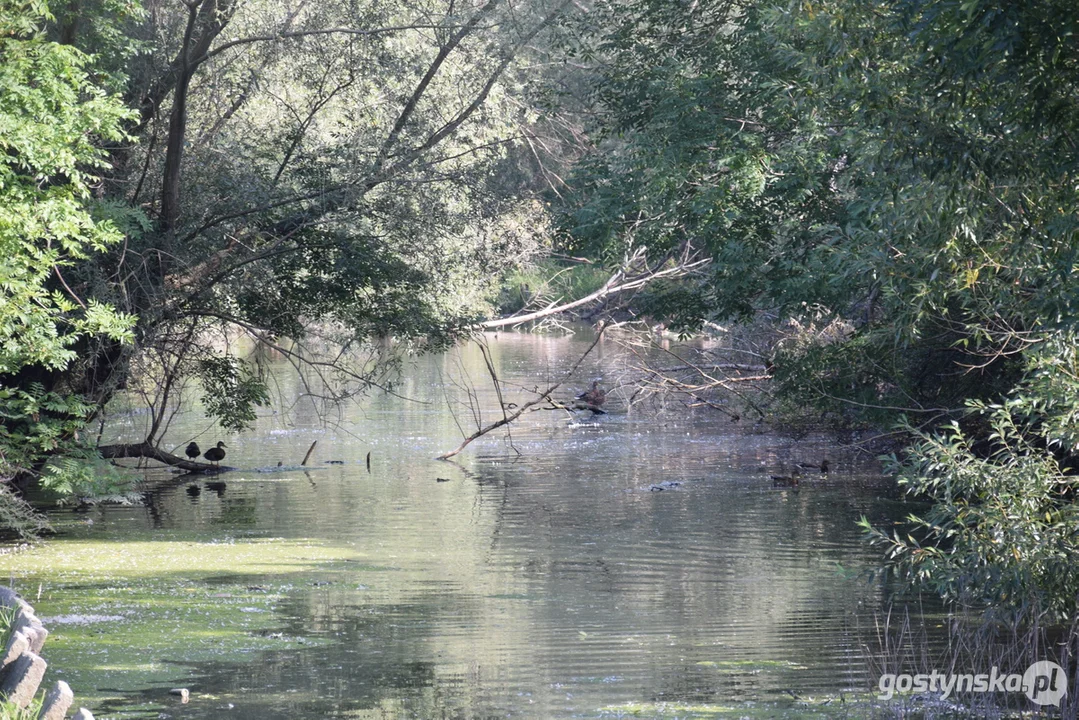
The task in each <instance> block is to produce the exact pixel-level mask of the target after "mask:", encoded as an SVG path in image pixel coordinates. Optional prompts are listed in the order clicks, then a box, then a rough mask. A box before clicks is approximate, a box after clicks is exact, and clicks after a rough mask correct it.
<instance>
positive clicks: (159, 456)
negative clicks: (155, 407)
mask: <svg viewBox="0 0 1079 720" xmlns="http://www.w3.org/2000/svg"><path fill="white" fill-rule="evenodd" d="M97 451H98V452H99V453H101V457H103V458H149V459H150V460H157V461H158V462H163V463H165V464H166V465H172V466H174V467H178V468H183V469H184V470H188V471H190V472H206V471H207V470H213V471H218V470H232V469H233V468H230V467H227V466H218V465H211V464H210V463H200V462H194V461H192V460H185V459H184V458H182V457H179V456H178V455H173V454H172V453H167V452H165V451H164V450H161V449H160V448H156V447H154V446H153V445H151V444H149V443H146V442H141V443H121V444H119V445H102V446H101V447H99V448H98V449H97Z"/></svg>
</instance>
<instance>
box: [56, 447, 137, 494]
mask: <svg viewBox="0 0 1079 720" xmlns="http://www.w3.org/2000/svg"><path fill="white" fill-rule="evenodd" d="M41 487H42V489H44V490H45V491H47V492H48V493H51V494H52V495H54V496H56V497H57V503H58V504H60V505H63V504H66V503H68V502H72V501H75V500H77V501H78V502H83V503H94V502H111V503H114V504H117V505H132V504H136V503H140V502H141V500H142V495H141V493H139V492H137V491H136V490H135V489H134V483H133V481H132V478H131V477H130V476H129V475H125V474H124V473H123V472H121V471H120V470H119V469H117V467H116V466H115V465H112V464H111V463H109V462H107V461H105V460H102V459H101V458H100V457H97V454H96V453H94V452H93V451H92V450H91V449H88V448H82V449H81V452H79V451H72V452H70V453H68V454H65V455H54V456H53V457H51V458H50V459H49V462H48V463H47V464H46V465H45V467H44V469H43V470H42V473H41Z"/></svg>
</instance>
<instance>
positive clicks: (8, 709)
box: [0, 693, 44, 720]
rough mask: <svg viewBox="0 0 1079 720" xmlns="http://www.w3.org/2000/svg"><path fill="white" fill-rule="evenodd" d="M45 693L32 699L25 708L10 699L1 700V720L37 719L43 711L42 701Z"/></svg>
mask: <svg viewBox="0 0 1079 720" xmlns="http://www.w3.org/2000/svg"><path fill="white" fill-rule="evenodd" d="M43 699H44V693H42V695H41V696H39V697H37V698H35V699H34V700H31V701H30V704H29V705H27V706H26V707H24V708H21V707H19V706H18V705H16V704H15V703H13V702H10V701H8V700H0V720H37V717H38V715H39V714H40V713H41V703H42V700H43Z"/></svg>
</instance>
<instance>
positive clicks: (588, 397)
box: [573, 380, 607, 415]
mask: <svg viewBox="0 0 1079 720" xmlns="http://www.w3.org/2000/svg"><path fill="white" fill-rule="evenodd" d="M575 400H577V402H576V403H574V405H573V407H574V408H576V409H577V410H591V411H592V412H593V413H595V414H596V415H603V414H606V411H605V410H601V409H600V408H601V406H602V405H603V403H604V402H606V400H607V393H606V392H604V391H603V388H601V387H600V386H599V380H593V381H592V389H591V390H588V391H586V392H583V393H581V394H580V395H578V396H577V397H576V398H575Z"/></svg>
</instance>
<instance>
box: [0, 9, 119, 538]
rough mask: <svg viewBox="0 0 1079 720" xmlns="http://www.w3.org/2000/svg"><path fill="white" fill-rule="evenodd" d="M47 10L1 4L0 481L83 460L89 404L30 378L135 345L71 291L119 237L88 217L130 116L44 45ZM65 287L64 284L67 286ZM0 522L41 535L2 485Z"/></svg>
mask: <svg viewBox="0 0 1079 720" xmlns="http://www.w3.org/2000/svg"><path fill="white" fill-rule="evenodd" d="M50 19H51V15H50V14H49V9H48V6H47V4H46V3H44V2H38V1H36V0H29V1H28V2H21V3H4V4H3V5H2V6H0V418H2V419H3V422H2V423H0V480H3V481H5V482H6V481H7V480H9V479H10V478H11V477H12V476H14V475H16V474H19V473H28V472H33V471H35V470H36V469H38V468H39V467H40V465H41V464H42V462H43V461H44V459H45V458H47V457H49V456H52V455H57V454H63V453H75V454H82V455H84V456H85V454H86V451H85V448H84V447H83V445H82V443H81V442H80V440H81V439H80V434H79V433H80V430H81V429H82V427H83V425H84V423H85V422H86V420H87V418H88V417H89V415H90V412H91V406H90V404H89V403H88V402H87V401H86V399H85V398H84V397H83V396H81V395H80V394H79V393H77V392H72V391H70V390H64V389H60V388H48V389H47V388H46V387H45V386H44V385H43V384H42V383H41V382H39V381H37V380H35V379H33V378H35V377H45V376H47V375H48V374H49V373H51V372H56V371H62V370H63V369H65V368H67V367H68V366H69V365H70V364H71V363H72V362H73V361H74V360H75V359H76V357H77V355H78V352H77V350H76V349H75V347H74V346H75V345H76V344H77V343H80V342H83V341H86V340H88V339H90V338H94V337H99V338H106V339H111V340H112V341H117V342H126V341H130V340H131V339H132V337H133V335H132V330H131V328H132V326H133V325H134V318H133V317H131V316H130V315H126V314H124V313H120V312H117V311H116V310H115V309H114V308H113V307H111V306H110V305H108V304H106V303H103V302H100V301H98V300H96V299H95V298H93V297H87V298H85V299H83V298H82V297H80V296H79V295H77V294H76V293H75V292H74V291H73V290H72V287H71V283H74V277H76V276H77V275H78V272H79V271H78V270H77V269H76V268H77V266H79V265H80V264H81V263H84V262H85V261H86V260H87V259H88V258H89V257H90V255H91V254H92V253H100V252H102V251H104V250H105V249H106V248H108V247H109V246H110V245H114V244H116V243H117V242H118V241H119V240H120V239H121V237H122V236H121V234H120V232H119V230H118V229H117V225H116V224H115V223H114V222H112V221H111V220H109V219H106V218H102V217H100V216H99V215H97V214H95V212H94V211H93V210H92V206H93V204H94V203H93V201H92V200H91V189H92V187H93V186H94V184H95V183H96V182H97V178H96V177H95V176H94V175H93V174H92V173H93V172H94V171H99V170H102V169H104V168H107V162H106V152H105V151H104V150H103V149H102V144H103V143H106V142H117V141H121V140H124V139H125V137H126V136H125V134H124V132H123V130H122V127H121V126H122V124H123V123H124V122H125V121H126V120H129V119H130V118H131V117H132V115H131V113H130V112H129V111H127V110H126V109H125V108H124V106H123V104H122V103H121V102H120V101H119V100H118V99H117V98H116V97H113V96H109V95H107V94H106V93H105V92H104V91H103V90H101V89H100V87H99V86H98V84H97V83H95V82H94V80H93V79H92V78H91V66H92V64H93V58H92V57H91V56H88V55H86V54H84V53H83V52H81V51H79V50H78V49H76V48H74V47H71V46H67V45H61V44H58V43H55V42H50V41H49V40H48V39H47V38H46V36H45V32H44V29H43V27H44V25H45V23H46V22H47V21H48V20H50ZM69 279H70V280H71V283H69ZM0 525H2V526H3V527H5V528H9V529H13V530H15V531H16V532H17V533H19V534H21V535H27V534H33V533H35V532H38V531H40V530H42V529H44V528H46V527H47V523H45V522H44V520H43V519H41V518H40V517H39V516H37V515H36V513H34V512H33V510H32V509H31V508H30V507H29V506H28V505H27V504H26V503H25V501H23V500H21V499H20V498H18V497H16V496H15V495H14V494H13V493H12V492H11V490H10V488H9V487H8V485H6V484H4V485H0Z"/></svg>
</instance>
